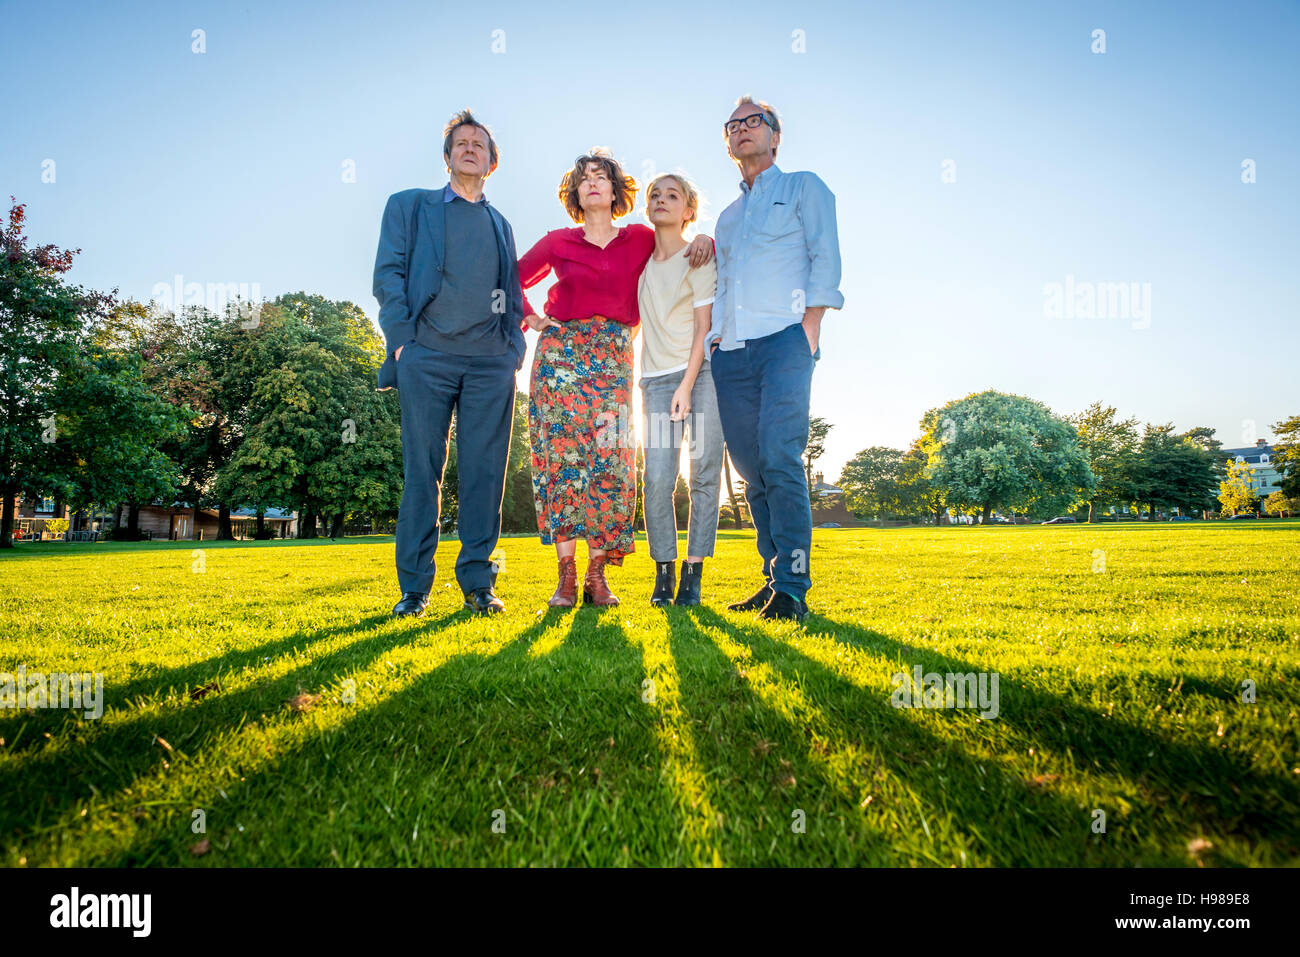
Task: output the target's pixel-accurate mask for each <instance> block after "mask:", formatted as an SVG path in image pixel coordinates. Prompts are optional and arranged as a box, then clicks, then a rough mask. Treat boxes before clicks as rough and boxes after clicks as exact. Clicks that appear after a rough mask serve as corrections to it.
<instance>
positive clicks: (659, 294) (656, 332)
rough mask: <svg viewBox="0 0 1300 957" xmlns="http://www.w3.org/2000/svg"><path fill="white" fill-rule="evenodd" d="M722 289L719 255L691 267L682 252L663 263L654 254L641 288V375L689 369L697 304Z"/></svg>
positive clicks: (638, 304)
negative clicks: (717, 257)
mask: <svg viewBox="0 0 1300 957" xmlns="http://www.w3.org/2000/svg"><path fill="white" fill-rule="evenodd" d="M684 251H685V250H683V252H684ZM717 289H718V266H717V262H716V260H710V261H709V262H707V263H705V264H704V265H703V266H701V267H700V268H698V269H692V268H691V263H690V260H688V259H687V258H686V257H685V256H684V255H682V253H681V252H679V253H676V254H675V255H672V256H669V257H668V258H667V259H666V260H664V261H663V262H655V260H654V257H653V256H651V257H650V259H649V260H648V261H647V262H646V264H645V269H643V270H642V271H641V280H640V282H638V283H637V291H636V297H637V308H638V310H639V311H640V313H641V328H642V330H644V333H643V334H644V336H645V339H644V340H643V341H642V343H641V377H642V378H649V377H652V376H658V375H666V374H667V373H669V372H680V371H681V370H682V369H685V368H686V366H687V365H688V364H689V362H690V358H691V341H692V340H693V339H694V338H695V307H696V306H707V305H708V304H709V303H711V302H713V296H714V293H715V292H717ZM707 357H708V354H707V352H706V353H705V358H706V359H707Z"/></svg>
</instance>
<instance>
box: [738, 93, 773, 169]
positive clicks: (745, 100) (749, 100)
mask: <svg viewBox="0 0 1300 957" xmlns="http://www.w3.org/2000/svg"><path fill="white" fill-rule="evenodd" d="M746 104H749V105H751V106H756V107H758V108H759V109H760V110H762V111H763V112H764V113H766V114H767V119H768V122H769V123H771V124H772V132H773V133H780V132H781V116H780V114H779V113H777V112H776V107H774V106H773V105H772V104H771V103H764V102H763V101H762V100H756V99H754V98H753V97H752V96H749V95H748V94H747V95H745V96H742V97H741V98H740V99H738V100H737V101H736V106H744V105H746ZM733 109H734V108H733ZM772 158H773V159H776V147H775V146H773V147H772Z"/></svg>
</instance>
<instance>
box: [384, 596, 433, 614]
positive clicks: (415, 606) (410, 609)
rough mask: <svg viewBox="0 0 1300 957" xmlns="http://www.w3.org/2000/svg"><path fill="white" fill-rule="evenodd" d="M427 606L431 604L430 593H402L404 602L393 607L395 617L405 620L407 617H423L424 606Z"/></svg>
mask: <svg viewBox="0 0 1300 957" xmlns="http://www.w3.org/2000/svg"><path fill="white" fill-rule="evenodd" d="M427 604H429V593H428V592H421V591H407V592H402V600H401V601H399V602H398V603H397V604H396V605H394V606H393V617H394V618H405V617H406V616H407V615H422V614H424V606H425V605H427Z"/></svg>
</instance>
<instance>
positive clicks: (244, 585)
mask: <svg viewBox="0 0 1300 957" xmlns="http://www.w3.org/2000/svg"><path fill="white" fill-rule="evenodd" d="M1243 524H1244V523H1234V524H1233V525H1227V524H1214V525H1208V524H1200V523H1197V524H1195V525H1193V524H1190V523H1189V524H1187V525H1178V524H1173V525H1158V526H1150V527H1148V526H1145V525H1116V526H1076V527H1069V526H1064V527H1052V528H1038V527H1021V528H942V529H916V530H847V529H845V530H827V531H816V532H814V548H813V555H812V573H813V578H814V583H815V587H814V589H813V591H812V592H810V593H809V596H808V601H809V605H810V606H811V607H812V609H813V614H812V615H810V616H809V617H808V619H807V621H806V622H805V623H804V624H803V626H798V625H794V624H792V623H784V624H780V625H777V624H767V623H759V622H757V621H756V619H755V618H754V617H753V615H748V614H737V613H733V612H728V611H726V610H724V606H725V604H726V603H727V602H728V601H734V600H737V599H739V598H742V597H744V596H746V595H748V594H749V593H750V592H751V591H752V590H753V589H754V587H755V586H756V585H757V583H758V575H757V569H758V561H757V557H756V553H755V551H754V546H753V539H752V535H746V534H743V533H733V532H723V533H722V534H721V535H720V540H719V546H718V555H717V557H716V559H714V560H712V561H710V562H707V563H706V565H705V579H704V596H705V605H704V606H703V607H702V608H699V609H670V610H668V611H667V612H666V613H665V612H664V611H659V610H655V609H652V608H650V607H649V605H648V598H649V594H650V590H651V586H652V580H653V565H652V564H651V562H650V559H649V557H648V555H647V554H646V550H645V545H644V540H643V539H639V541H638V546H637V549H638V551H637V554H636V555H634V556H632V557H631V558H629V559H628V560H627V562H626V564H625V565H624V566H623V567H622V568H621V569H611V571H610V575H609V579H610V583H611V587H612V588H613V590H614V591H615V593H616V594H618V595H619V596H620V597H621V598H622V599H623V605H622V606H621V607H619V608H615V609H607V610H603V611H601V610H595V609H587V608H579V609H577V610H547V609H546V599H547V598H548V597H549V596H550V594H551V591H552V589H553V588H554V586H555V558H554V550H553V549H549V548H544V547H542V546H541V545H540V544H539V543H538V542H537V540H536V539H535V538H508V539H503V542H502V545H503V548H504V550H505V554H506V565H505V569H504V573H503V575H502V577H501V578H500V580H499V582H498V592H499V594H500V595H501V597H502V598H503V600H504V601H505V602H506V604H507V606H508V611H507V613H506V615H505V616H502V617H498V618H495V619H479V618H473V617H471V616H470V615H468V614H467V613H465V612H463V611H461V596H460V592H459V590H458V589H457V588H456V586H455V583H454V578H453V577H452V566H453V564H454V562H455V554H456V548H457V543H456V542H455V541H451V542H446V541H444V543H443V546H442V548H441V549H440V551H439V558H440V560H441V561H440V568H439V572H438V581H437V583H436V584H435V586H434V593H433V595H432V598H431V601H430V606H429V610H428V612H427V613H426V615H425V616H424V617H423V618H421V619H418V620H413V619H404V620H400V621H395V620H392V619H390V618H389V610H390V609H391V607H392V605H393V603H394V602H395V601H396V600H397V598H398V597H399V596H398V594H397V586H396V576H395V573H394V570H393V544H392V539H391V538H375V539H352V540H347V541H340V542H338V543H330V542H328V541H324V542H319V543H298V542H268V543H257V544H253V543H211V542H209V543H189V542H176V543H156V544H140V545H109V544H100V545H53V544H46V545H39V544H36V545H31V544H29V545H23V546H20V547H19V548H18V549H17V550H15V551H14V552H12V553H8V554H5V555H4V556H3V557H0V635H2V639H0V671H7V672H14V671H15V670H16V669H17V667H18V666H19V665H20V664H22V665H25V666H26V669H27V671H28V672H29V673H30V672H32V671H37V670H41V671H45V672H60V671H61V672H90V671H94V672H100V673H102V674H103V676H104V696H105V702H106V707H105V711H104V714H103V716H102V717H101V718H100V719H98V720H87V719H86V718H84V717H83V716H82V715H81V714H80V712H77V713H69V712H68V711H66V710H52V709H51V710H41V709H35V710H33V709H27V710H16V709H6V710H0V738H2V739H3V741H2V742H0V863H3V864H5V865H8V866H15V865H26V866H35V865H114V866H115V865H128V864H129V865H141V864H153V865H169V866H175V865H194V866H213V865H217V866H228V865H326V866H330V865H339V866H352V865H406V864H417V865H445V864H473V865H477V864H506V865H583V864H587V865H624V864H627V865H676V864H687V865H694V864H703V865H709V864H724V865H754V864H758V865H766V864H777V865H921V866H942V867H948V866H954V865H955V866H987V865H999V866H1003V865H1089V866H1092V865H1102V866H1109V865H1143V866H1159V865H1172V866H1197V865H1203V866H1224V865H1295V864H1297V863H1300V747H1297V744H1298V742H1297V725H1298V722H1297V711H1300V685H1298V683H1297V681H1298V679H1300V602H1298V601H1297V595H1298V594H1300V523H1290V524H1287V523H1260V524H1258V525H1256V524H1254V523H1250V524H1249V525H1248V526H1246V527H1243ZM196 547H201V548H202V556H201V560H200V558H196V557H195V556H194V554H193V552H194V549H195V548H196ZM683 547H684V545H683ZM584 566H585V553H584V552H583V550H582V548H581V547H580V549H579V560H578V567H579V574H581V573H582V569H583V568H584ZM916 665H921V666H922V667H923V669H924V671H925V672H938V673H946V672H960V673H966V672H976V673H978V672H987V673H996V674H998V676H999V691H1000V701H999V713H998V715H997V716H996V717H995V718H990V719H983V718H981V717H980V715H979V713H978V711H977V710H976V709H965V710H963V709H907V708H895V707H893V706H891V703H890V698H891V693H892V691H893V687H894V686H893V684H892V682H891V676H892V675H894V674H895V673H899V672H907V673H909V674H910V673H911V671H912V669H913V667H914V666H916ZM1247 680H1249V681H1253V682H1254V683H1255V687H1256V695H1257V699H1256V700H1255V702H1254V703H1246V702H1243V701H1242V688H1243V682H1244V681H1247ZM648 681H650V682H653V686H651V685H650V684H648V683H647V682H648ZM213 683H216V684H218V685H219V690H211V691H209V692H207V693H206V694H202V695H201V696H199V697H192V696H191V691H193V690H194V689H199V688H201V687H203V686H206V685H210V684H213ZM350 690H354V691H355V694H354V695H353V696H352V697H353V698H354V700H348V698H349V691H350ZM651 690H653V695H651V693H650V692H651ZM300 693H307V694H312V695H320V698H319V699H317V700H316V701H315V703H314V705H312V706H310V707H308V708H306V709H305V710H295V708H294V707H292V706H291V705H290V703H289V701H290V699H293V698H295V696H297V695H299V694H300ZM647 699H652V700H647ZM163 742H166V743H165V744H164V743H163ZM196 809H197V810H202V812H203V813H204V815H205V816H206V833H205V834H196V833H194V832H193V830H192V821H193V820H194V812H195V810H196ZM1097 811H1100V812H1104V814H1105V831H1104V833H1097V832H1096V831H1095V830H1094V828H1095V826H1096V822H1098V821H1099V820H1100V818H1099V817H1098V816H1097V813H1096V812H1097ZM801 821H802V825H803V826H802V828H799V827H798V824H799V822H801ZM494 822H495V825H496V826H495V828H494ZM203 838H206V839H207V842H208V843H207V845H206V849H204V848H203V847H202V846H200V847H198V848H197V849H192V848H194V846H195V845H196V844H198V843H199V842H200V841H201V839H203ZM196 850H198V851H202V853H196Z"/></svg>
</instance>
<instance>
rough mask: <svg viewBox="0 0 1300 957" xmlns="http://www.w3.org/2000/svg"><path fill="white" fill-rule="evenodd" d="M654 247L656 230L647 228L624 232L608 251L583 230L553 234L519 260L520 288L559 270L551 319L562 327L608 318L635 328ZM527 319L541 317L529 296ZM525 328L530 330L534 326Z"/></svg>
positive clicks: (550, 297) (549, 300)
mask: <svg viewBox="0 0 1300 957" xmlns="http://www.w3.org/2000/svg"><path fill="white" fill-rule="evenodd" d="M654 248H655V231H654V230H653V229H651V228H650V227H649V226H645V225H642V224H641V223H630V224H629V225H627V226H624V227H622V228H621V229H620V230H619V233H618V235H617V236H615V237H614V238H613V239H611V240H610V241H609V245H608V246H606V247H605V248H604V249H601V248H600V247H599V246H597V245H596V244H595V243H593V242H591V241H590V240H588V239H587V237H586V236H585V235H583V232H582V227H581V226H575V227H574V228H572V229H553V230H551V231H550V232H549V233H547V234H546V235H545V236H543V237H542V238H541V239H539V240H538V241H537V243H536V245H534V246H533V248H532V249H530V250H528V252H526V253H524V254H523V256H521V257H520V258H519V283H520V285H521V286H523V288H524V289H528V288H529V287H530V286H535V285H537V284H538V283H539V282H541V281H542V280H543V279H545V278H546V276H547V274H548V273H550V272H551V270H555V278H556V282H555V285H553V286H552V287H551V288H550V291H549V292H547V294H546V315H548V316H550V317H551V318H552V319H557V320H559V321H560V322H565V321H567V320H569V319H586V318H587V317H589V316H605V317H606V318H609V319H613V320H614V321H615V322H621V323H623V324H624V325H628V326H635V325H636V324H637V323H639V322H640V321H641V314H640V312H639V311H638V309H637V304H636V287H637V281H638V280H639V279H640V278H641V270H643V269H645V264H646V261H647V260H649V258H650V254H651V253H652V252H654ZM524 315H526V316H533V315H536V312H535V311H534V310H533V307H532V304H531V303H530V302H529V301H528V297H527V296H524ZM522 328H523V329H524V330H525V331H527V330H528V328H529V326H528V323H526V322H525V323H523V324H522Z"/></svg>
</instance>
